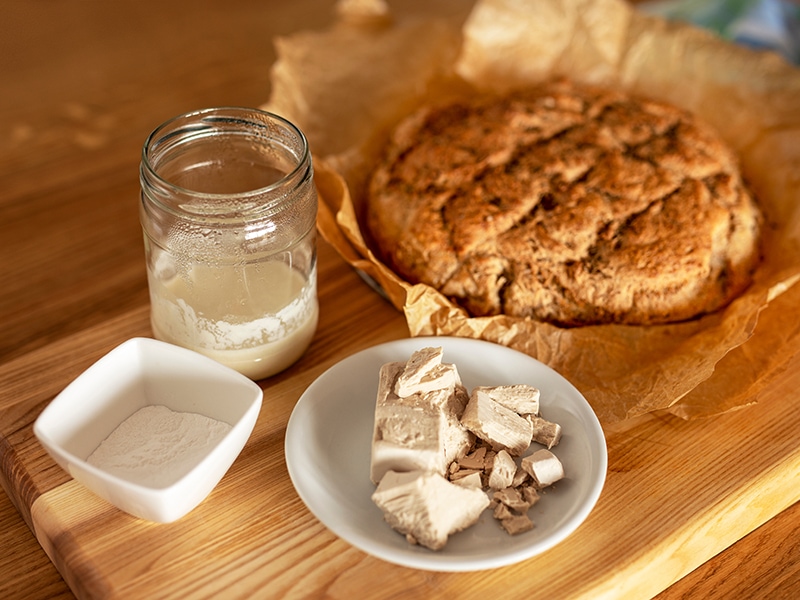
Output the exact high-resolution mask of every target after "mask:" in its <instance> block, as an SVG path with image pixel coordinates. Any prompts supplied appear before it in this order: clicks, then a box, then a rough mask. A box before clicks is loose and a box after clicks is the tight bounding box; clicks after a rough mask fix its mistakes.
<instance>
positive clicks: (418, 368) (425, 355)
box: [394, 347, 443, 398]
mask: <svg viewBox="0 0 800 600" xmlns="http://www.w3.org/2000/svg"><path fill="white" fill-rule="evenodd" d="M442 356H443V351H442V348H441V347H439V348H422V349H421V350H417V351H416V352H414V354H412V355H411V358H409V359H408V361H407V362H406V363H405V365H404V367H403V371H402V372H401V373H400V374H399V375H398V377H397V380H396V381H395V387H394V393H395V394H397V395H398V396H400V397H401V398H403V397H405V396H410V395H411V394H414V393H416V391H417V388H419V386H420V384H421V382H422V380H423V379H426V378H427V379H428V380H430V379H436V378H437V377H436V375H435V374H434V372H435V370H436V369H437V367H439V366H440V365H441V364H442Z"/></svg>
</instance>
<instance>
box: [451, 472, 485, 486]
mask: <svg viewBox="0 0 800 600" xmlns="http://www.w3.org/2000/svg"><path fill="white" fill-rule="evenodd" d="M461 473H466V472H465V471H460V472H459V473H458V475H461ZM450 481H452V482H453V483H455V484H456V485H462V486H464V487H470V488H477V489H479V490H482V489H483V478H482V477H481V472H480V471H470V472H468V473H466V474H465V475H461V476H460V477H458V476H455V475H454V476H453V477H451V478H450Z"/></svg>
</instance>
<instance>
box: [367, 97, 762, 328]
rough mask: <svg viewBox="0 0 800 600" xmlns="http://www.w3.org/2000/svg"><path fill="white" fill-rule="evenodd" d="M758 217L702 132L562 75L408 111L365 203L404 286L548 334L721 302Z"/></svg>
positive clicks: (745, 259) (682, 116)
mask: <svg viewBox="0 0 800 600" xmlns="http://www.w3.org/2000/svg"><path fill="white" fill-rule="evenodd" d="M761 223H762V217H761V214H760V211H759V209H758V207H757V205H756V203H755V201H754V200H753V198H752V196H751V195H750V193H749V192H748V190H747V188H746V186H745V185H744V183H743V181H742V177H741V175H740V173H739V170H738V164H737V160H736V158H735V156H734V154H733V152H732V151H731V150H730V149H729V148H728V147H727V146H726V145H725V144H724V143H723V142H722V140H721V139H720V138H719V136H718V135H717V134H716V132H715V131H713V130H712V129H711V128H710V127H709V126H707V125H705V124H704V123H702V122H700V121H699V120H698V119H696V118H695V117H693V116H692V115H691V114H689V113H687V112H685V111H682V110H679V109H677V108H675V107H672V106H669V105H666V104H663V103H660V102H654V101H650V100H645V99H640V98H634V97H631V96H629V95H626V94H624V93H622V92H619V91H612V90H606V89H599V88H593V87H583V86H578V85H575V84H572V83H571V82H569V81H554V82H550V83H547V84H543V85H541V86H539V87H536V88H532V89H527V90H524V91H518V92H514V93H512V94H509V95H506V96H503V97H481V98H473V99H470V100H464V101H458V102H455V103H451V104H447V105H443V106H426V107H423V108H422V109H420V110H418V111H417V112H415V113H414V114H412V115H410V116H409V117H407V118H406V119H405V120H404V121H402V122H401V123H400V124H399V125H398V126H397V128H396V129H395V130H394V132H393V135H392V137H391V140H390V141H389V143H388V145H387V148H386V153H385V155H384V156H383V158H382V160H381V161H380V163H379V164H378V166H377V167H376V169H375V171H374V172H373V174H372V177H371V180H370V184H369V189H368V197H367V228H368V231H369V233H370V235H371V236H372V239H373V240H374V242H375V244H376V245H377V250H378V253H379V255H381V257H382V259H383V260H384V261H385V262H386V263H387V264H388V265H389V266H390V267H391V268H392V269H393V270H395V272H397V273H398V274H399V275H401V276H402V277H404V278H405V279H406V280H408V281H410V282H412V283H419V282H423V283H426V284H428V285H430V286H432V287H434V288H436V289H438V290H440V291H441V292H442V293H443V294H445V295H446V296H448V297H449V298H451V299H452V300H453V301H454V302H456V303H457V304H459V305H461V306H463V307H464V308H466V309H467V311H468V312H469V313H470V314H471V315H473V316H484V315H496V314H507V315H511V316H515V317H530V318H533V319H537V320H542V321H548V322H551V323H555V324H558V325H563V326H575V325H589V324H601V323H626V324H654V323H666V322H675V321H682V320H686V319H691V318H693V317H696V316H698V315H702V314H704V313H708V312H712V311H715V310H717V309H719V308H721V307H723V306H724V305H726V304H727V303H729V302H730V301H731V300H732V299H733V298H734V297H736V296H737V295H739V294H740V293H741V292H742V291H743V290H744V289H745V288H746V287H747V286H748V285H749V284H750V282H751V279H752V273H753V271H754V269H755V267H756V265H757V263H758V261H759V236H760V230H761Z"/></svg>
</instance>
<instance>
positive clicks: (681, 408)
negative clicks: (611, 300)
mask: <svg viewBox="0 0 800 600" xmlns="http://www.w3.org/2000/svg"><path fill="white" fill-rule="evenodd" d="M339 9H340V15H339V18H338V20H337V22H336V24H335V25H333V26H332V27H331V28H330V29H329V30H326V31H321V32H303V33H299V34H296V35H293V36H291V37H287V38H282V39H280V40H278V42H277V48H276V50H277V53H278V61H277V63H276V65H275V67H274V70H273V73H272V86H273V87H272V95H271V98H270V100H269V102H268V104H267V105H266V108H267V109H268V110H272V111H274V112H277V113H279V114H282V115H284V116H285V117H287V118H288V119H290V120H292V121H294V122H295V123H296V124H297V125H298V126H300V128H301V129H303V131H304V132H305V133H306V135H307V136H308V138H309V142H310V145H311V148H312V151H313V152H314V155H315V160H316V163H315V165H316V170H317V185H318V190H319V193H320V204H321V206H320V214H319V218H318V229H319V231H320V232H321V234H322V236H323V237H324V238H325V239H326V240H327V241H328V242H330V243H331V244H332V245H333V246H334V247H335V248H336V249H337V250H338V251H339V253H340V254H341V255H342V256H343V257H344V258H345V259H346V260H347V261H348V262H349V263H350V264H352V265H353V266H354V267H355V268H357V269H360V270H361V271H363V272H364V273H365V274H367V275H368V276H370V277H372V278H373V279H374V280H375V281H376V282H377V283H378V284H379V285H380V287H381V288H382V289H383V291H384V292H385V293H386V295H387V297H388V298H389V300H390V301H391V302H392V303H393V304H394V305H395V306H396V307H397V308H398V309H399V310H402V311H404V313H405V316H406V320H407V322H408V326H409V332H410V334H411V335H412V336H418V335H455V336H462V337H471V338H480V339H485V340H489V341H493V342H497V343H500V344H504V345H507V346H510V347H513V348H516V349H518V350H521V351H523V352H526V353H527V354H529V355H531V356H533V357H535V358H537V359H539V360H541V361H542V362H544V363H546V364H548V365H550V366H552V367H553V368H554V369H556V370H557V371H559V372H560V373H561V374H563V375H564V376H565V377H567V378H568V379H569V380H570V381H572V382H573V383H574V384H575V385H576V387H577V388H578V389H579V390H580V391H581V392H582V393H583V394H584V395H585V396H586V398H587V399H588V400H589V402H590V403H591V404H592V406H593V408H594V409H595V411H596V412H597V414H598V417H599V418H600V420H601V421H602V422H603V423H607V424H610V423H613V422H618V421H621V420H624V419H627V418H631V417H634V416H637V415H641V414H644V413H647V412H651V411H657V410H668V411H670V412H672V413H673V414H676V415H678V416H681V417H683V418H695V417H701V416H702V417H707V416H712V415H715V414H720V413H722V412H726V411H729V410H735V409H739V408H742V407H744V406H747V405H748V404H750V403H752V402H754V401H755V399H756V398H757V396H758V391H759V390H760V389H761V386H763V384H764V383H765V382H766V380H767V379H768V378H769V376H770V375H771V374H774V373H775V372H778V371H779V370H780V369H781V368H782V366H783V365H784V364H785V363H786V362H787V361H788V359H789V357H790V356H791V352H792V348H794V347H796V346H797V344H796V343H794V342H796V340H797V338H798V336H800V302H798V299H800V295H798V294H796V293H794V294H791V293H790V294H786V296H785V298H784V301H782V302H781V296H782V295H783V294H785V293H786V292H787V291H790V290H791V288H792V287H793V286H794V284H795V283H796V282H797V281H798V280H800V197H799V193H798V190H799V189H800V71H798V70H797V69H795V68H793V67H792V66H790V65H789V64H788V63H786V62H784V61H783V60H782V59H781V58H779V57H778V56H777V55H774V54H771V53H757V52H754V51H751V50H748V49H745V48H742V47H738V46H734V45H732V44H729V43H727V42H724V41H722V40H721V39H719V38H717V37H715V36H714V35H713V34H711V33H709V32H706V31H704V30H700V29H697V28H694V27H692V26H689V25H684V24H676V23H668V22H666V21H663V20H660V19H658V18H656V17H649V16H645V15H643V14H640V13H638V12H636V11H635V10H634V9H633V8H631V7H630V6H629V5H627V4H626V3H624V2H621V1H619V0H482V1H479V2H477V4H475V5H474V7H473V6H471V5H470V4H465V9H464V12H463V13H462V14H457V13H455V14H453V15H451V16H449V17H448V18H433V17H429V16H427V15H416V16H413V17H406V18H403V19H399V18H393V16H392V14H391V12H390V11H387V10H386V5H384V4H383V3H380V2H371V1H370V0H360V1H357V2H353V1H350V2H347V3H341V4H340V6H339ZM553 76H567V77H570V78H572V79H573V80H575V81H579V82H587V83H594V84H600V85H606V86H619V87H622V88H624V89H627V90H629V91H631V92H633V93H636V94H641V95H645V96H649V97H652V98H656V99H660V100H664V101H667V102H671V103H673V104H675V105H677V106H681V107H683V108H686V109H689V110H691V111H693V112H694V113H696V114H697V115H699V116H700V117H701V118H704V119H705V120H706V121H708V122H710V123H711V124H712V125H714V126H715V127H716V128H717V129H718V130H719V132H720V133H721V135H722V136H723V137H724V139H725V140H726V141H727V142H728V143H729V144H730V145H731V146H732V147H733V148H734V149H735V150H736V151H737V152H738V153H739V156H740V159H741V164H742V171H743V173H744V176H745V179H746V180H747V181H748V182H749V184H750V185H751V187H752V189H753V190H754V192H755V194H756V195H757V197H758V199H759V202H760V204H761V206H762V209H763V210H764V212H765V215H766V220H767V227H766V232H765V239H764V261H763V263H762V265H761V266H760V268H759V270H758V272H757V275H756V281H755V282H754V284H753V285H752V286H751V288H749V289H748V291H747V292H746V293H744V294H743V295H742V296H741V297H739V298H738V299H736V300H735V301H734V302H733V303H732V304H731V305H729V306H728V307H727V308H726V309H724V310H722V311H719V312H717V313H715V314H712V315H708V316H705V317H703V318H700V319H697V320H693V321H690V322H686V323H679V324H673V325H664V326H648V327H641V326H618V325H603V326H591V327H579V328H572V329H562V328H558V327H554V326H552V325H549V324H546V323H541V322H536V321H532V320H529V319H519V318H510V317H505V316H498V317H486V318H470V317H469V316H468V315H467V314H466V313H465V312H464V311H463V310H461V309H460V308H458V307H457V306H456V305H454V304H453V303H451V302H450V301H449V300H448V299H447V298H445V297H443V296H442V295H441V294H439V293H438V292H437V291H436V290H434V289H432V288H430V287H428V286H425V285H411V284H409V283H407V282H405V281H403V280H401V279H400V278H398V277H397V276H396V275H395V274H394V273H393V272H391V271H390V270H389V269H388V268H386V267H385V266H384V265H383V264H381V263H380V261H379V260H377V258H376V257H375V256H374V255H373V254H372V252H371V251H370V249H369V248H370V246H369V242H368V236H367V234H366V232H365V231H364V229H363V228H362V227H361V225H360V223H362V222H363V220H362V219H361V210H362V207H363V186H364V183H365V180H366V178H367V177H368V174H369V172H370V170H371V168H372V165H373V164H374V161H375V159H376V158H377V157H378V156H379V155H380V152H381V147H382V145H383V143H384V142H385V140H386V137H387V134H388V131H389V129H390V128H391V126H392V125H393V124H394V123H396V122H397V121H398V120H399V119H400V118H402V117H403V116H404V115H406V114H408V113H409V112H410V111H411V110H413V109H414V108H415V107H416V106H418V105H419V104H420V103H423V102H426V101H431V100H438V99H441V98H443V97H445V96H449V95H458V94H464V93H469V91H470V89H474V88H479V89H480V88H491V89H494V90H502V89H507V88H512V87H520V86H524V85H526V84H530V83H534V82H537V81H540V80H544V79H548V78H551V77H553ZM798 288H800V286H798ZM771 305H774V307H773V306H771ZM764 311H772V312H771V313H769V315H767V313H765V312H764ZM762 313H763V314H764V315H765V318H764V319H761V317H762ZM767 316H769V318H766V317H767ZM760 320H762V321H763V323H764V324H763V325H761V326H759V321H760ZM757 326H758V327H757ZM717 367H719V368H718V369H717ZM715 369H717V371H716V372H715Z"/></svg>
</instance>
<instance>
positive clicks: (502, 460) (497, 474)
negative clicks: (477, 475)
mask: <svg viewBox="0 0 800 600" xmlns="http://www.w3.org/2000/svg"><path fill="white" fill-rule="evenodd" d="M516 473H517V463H516V462H515V461H514V459H513V458H511V455H510V454H509V453H508V452H506V451H505V450H500V452H498V453H497V455H496V456H495V457H494V462H493V463H492V470H491V472H490V473H489V487H490V488H492V489H493V490H502V489H504V488H507V487H510V486H511V484H512V483H513V481H514V475H515V474H516Z"/></svg>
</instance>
